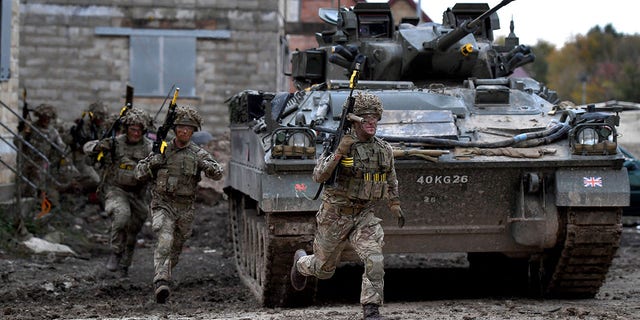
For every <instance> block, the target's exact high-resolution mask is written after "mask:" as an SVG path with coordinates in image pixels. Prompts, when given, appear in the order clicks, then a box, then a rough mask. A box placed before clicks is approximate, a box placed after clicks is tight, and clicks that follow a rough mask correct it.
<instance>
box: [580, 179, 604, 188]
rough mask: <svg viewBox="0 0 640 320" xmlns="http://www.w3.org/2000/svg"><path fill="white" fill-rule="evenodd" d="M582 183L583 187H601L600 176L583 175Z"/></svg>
mask: <svg viewBox="0 0 640 320" xmlns="http://www.w3.org/2000/svg"><path fill="white" fill-rule="evenodd" d="M582 183H584V187H585V188H595V187H602V177H583V178H582Z"/></svg>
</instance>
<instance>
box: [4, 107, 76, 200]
mask: <svg viewBox="0 0 640 320" xmlns="http://www.w3.org/2000/svg"><path fill="white" fill-rule="evenodd" d="M34 115H35V116H36V117H37V118H38V119H37V120H36V122H35V123H33V126H34V127H35V128H36V129H37V130H38V131H39V132H41V133H42V135H40V134H38V133H37V132H32V131H33V130H31V127H30V126H28V125H25V126H24V129H23V130H22V131H21V132H19V133H18V134H19V135H20V137H21V138H22V139H24V141H26V142H28V143H29V144H31V145H32V146H33V147H34V148H35V150H34V149H31V148H30V147H28V146H27V145H23V144H22V140H20V139H19V138H18V137H16V138H14V141H13V142H14V144H15V145H16V146H17V147H19V148H22V155H23V156H24V159H23V160H22V162H21V172H22V174H23V175H24V176H25V177H26V178H27V179H29V180H30V181H31V182H33V183H34V184H35V185H36V186H37V187H38V189H39V190H37V191H44V192H46V195H47V198H48V199H49V200H50V201H51V203H52V205H54V206H55V205H59V201H60V195H59V192H58V190H57V189H56V186H55V185H53V184H54V182H53V181H52V180H51V178H50V177H49V176H48V174H47V173H49V174H51V175H54V174H55V171H57V170H59V169H60V165H61V162H62V161H63V159H64V154H63V153H62V152H60V151H59V150H56V148H55V147H54V146H53V144H55V145H56V146H57V147H58V149H60V150H64V149H65V147H66V146H65V144H64V142H63V141H62V138H60V134H59V133H58V130H56V129H55V128H54V126H53V125H52V124H53V121H55V119H56V117H57V112H56V109H55V108H54V107H53V106H52V105H49V104H41V105H39V106H38V107H36V109H35V110H34ZM36 150H37V151H36ZM38 152H40V153H41V154H42V155H43V156H44V157H46V159H44V158H42V155H40V154H39V153H38ZM29 159H30V160H31V161H29ZM18 181H22V180H18ZM18 185H19V188H21V192H22V194H25V195H27V194H34V191H35V190H31V188H30V187H29V185H27V184H24V183H19V184H18Z"/></svg>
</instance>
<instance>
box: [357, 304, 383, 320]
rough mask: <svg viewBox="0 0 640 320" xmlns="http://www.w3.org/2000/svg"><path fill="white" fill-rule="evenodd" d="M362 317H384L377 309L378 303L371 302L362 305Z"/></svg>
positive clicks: (375, 318) (370, 319)
mask: <svg viewBox="0 0 640 320" xmlns="http://www.w3.org/2000/svg"><path fill="white" fill-rule="evenodd" d="M362 314H363V317H362V319H364V320H382V319H384V318H383V317H382V316H381V315H380V311H378V305H377V304H373V303H367V304H365V305H362Z"/></svg>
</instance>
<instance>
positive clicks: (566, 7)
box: [416, 0, 640, 48]
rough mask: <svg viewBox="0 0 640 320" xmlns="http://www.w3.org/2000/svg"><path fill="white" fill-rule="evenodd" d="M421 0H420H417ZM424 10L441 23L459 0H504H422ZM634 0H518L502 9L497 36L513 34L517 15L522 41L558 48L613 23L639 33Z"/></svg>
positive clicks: (618, 28)
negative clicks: (512, 29) (513, 24)
mask: <svg viewBox="0 0 640 320" xmlns="http://www.w3.org/2000/svg"><path fill="white" fill-rule="evenodd" d="M416 2H417V0H416ZM420 2H421V5H422V9H423V11H424V12H425V13H426V14H427V15H428V16H429V17H430V18H431V19H432V20H433V21H434V22H437V23H441V22H442V12H444V10H446V9H447V8H448V7H453V5H454V4H455V3H456V2H469V3H472V2H479V3H488V4H489V6H490V7H493V6H495V5H497V4H499V3H500V2H501V1H500V0H487V1H477V0H460V1H445V0H421V1H420ZM636 3H637V2H636V1H633V0H600V1H596V0H514V1H512V2H511V3H509V4H508V5H506V6H505V7H503V8H502V9H500V10H499V11H498V16H499V17H500V26H501V28H500V30H497V31H495V35H496V38H497V37H499V36H507V35H508V34H509V22H510V21H511V18H512V17H513V19H514V23H515V34H516V35H517V36H518V37H520V43H521V44H526V45H535V44H536V43H537V42H538V39H544V40H546V41H549V42H551V43H553V44H555V45H556V47H557V48H560V47H562V46H563V44H564V43H565V42H566V41H568V40H570V39H571V37H574V36H576V35H578V34H581V35H585V34H586V33H587V32H588V31H589V29H591V27H593V26H595V25H599V26H600V27H604V26H605V25H607V24H609V23H610V24H612V25H613V27H614V28H615V30H616V31H617V32H619V33H624V34H639V33H640V21H639V13H638V10H636V9H635V6H636Z"/></svg>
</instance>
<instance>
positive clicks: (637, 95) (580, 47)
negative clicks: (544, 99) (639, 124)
mask: <svg viewBox="0 0 640 320" xmlns="http://www.w3.org/2000/svg"><path fill="white" fill-rule="evenodd" d="M531 48H532V50H533V52H534V54H535V55H536V60H535V62H534V63H532V64H529V65H526V66H525V67H524V69H525V70H526V71H527V72H528V73H529V74H530V75H531V76H532V77H533V78H535V79H536V80H538V81H540V82H542V83H544V84H545V85H546V86H547V87H549V88H551V89H552V90H556V91H557V92H558V95H559V97H560V99H561V100H570V101H573V102H575V103H577V104H582V103H591V102H602V101H607V100H621V101H632V102H640V90H638V88H640V35H625V34H621V33H618V32H616V30H615V29H614V27H613V26H612V25H611V24H608V25H606V26H605V27H604V28H601V27H600V26H595V27H593V28H591V30H589V31H588V32H587V34H586V35H577V36H576V37H575V39H574V40H573V41H570V42H567V43H565V45H564V46H563V47H562V48H559V49H558V48H555V46H554V45H553V44H551V43H549V42H546V41H544V40H539V41H538V43H537V44H536V45H534V46H532V47H531Z"/></svg>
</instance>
